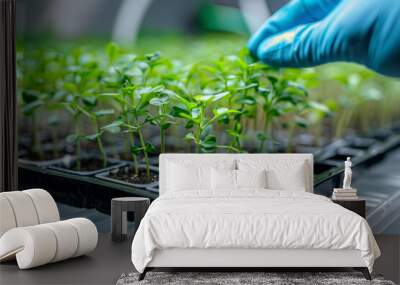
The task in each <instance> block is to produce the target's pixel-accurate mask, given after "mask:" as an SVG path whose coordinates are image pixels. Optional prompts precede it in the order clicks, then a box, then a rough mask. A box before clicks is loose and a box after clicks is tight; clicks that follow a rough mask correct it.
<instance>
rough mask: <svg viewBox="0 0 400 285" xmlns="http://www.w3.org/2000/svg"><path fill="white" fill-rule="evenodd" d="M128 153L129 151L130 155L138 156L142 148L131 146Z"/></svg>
mask: <svg viewBox="0 0 400 285" xmlns="http://www.w3.org/2000/svg"><path fill="white" fill-rule="evenodd" d="M130 151H131V154H135V155H138V154H140V153H141V151H142V148H141V147H137V146H131V149H130Z"/></svg>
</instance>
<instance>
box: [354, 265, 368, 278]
mask: <svg viewBox="0 0 400 285" xmlns="http://www.w3.org/2000/svg"><path fill="white" fill-rule="evenodd" d="M354 269H355V270H357V271H361V272H362V274H363V275H364V277H365V279H367V280H372V278H371V274H369V270H368V268H367V267H355V268H354Z"/></svg>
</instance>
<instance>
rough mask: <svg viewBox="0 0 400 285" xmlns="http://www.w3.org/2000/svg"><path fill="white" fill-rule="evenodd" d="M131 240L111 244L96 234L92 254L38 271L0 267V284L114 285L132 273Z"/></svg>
mask: <svg viewBox="0 0 400 285" xmlns="http://www.w3.org/2000/svg"><path fill="white" fill-rule="evenodd" d="M131 242H132V238H129V239H128V240H126V241H124V242H120V243H116V242H112V241H111V239H110V235H109V234H100V235H99V242H98V245H97V248H96V249H95V251H93V252H92V253H90V254H89V255H87V256H81V257H77V258H73V259H69V260H65V261H61V262H57V263H52V264H48V265H44V266H41V267H37V268H33V269H28V270H19V269H18V266H17V264H16V262H15V261H14V262H7V263H2V264H1V265H0V284H1V285H14V284H15V285H16V284H19V285H21V284H32V285H36V284H37V285H39V284H41V285H42V284H81V285H83V284H99V285H100V284H115V283H116V282H117V280H118V278H119V277H120V276H121V274H122V273H124V272H132V271H133V270H134V267H133V265H132V262H131V259H130V253H131V248H130V247H131Z"/></svg>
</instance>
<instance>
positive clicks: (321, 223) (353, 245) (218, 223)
mask: <svg viewBox="0 0 400 285" xmlns="http://www.w3.org/2000/svg"><path fill="white" fill-rule="evenodd" d="M210 194H211V193H210ZM165 248H275V249H279V248H301V249H358V250H360V251H361V255H362V257H363V259H364V260H365V264H366V266H367V267H368V268H369V270H370V271H372V266H373V263H374V260H375V259H376V258H377V257H379V255H380V251H379V248H378V246H377V244H376V242H375V239H374V237H373V235H372V232H371V229H370V228H369V226H368V224H367V222H366V221H365V219H363V218H362V217H360V216H359V215H357V214H355V213H353V212H351V211H349V210H346V209H344V208H342V207H341V206H339V205H337V204H335V203H333V202H332V201H330V199H328V198H326V197H323V196H320V195H316V194H311V193H306V192H296V191H272V190H257V189H249V190H248V191H244V190H241V191H235V192H226V193H224V192H221V193H219V194H218V197H216V196H215V193H213V194H212V195H207V193H201V195H200V194H199V193H198V192H196V191H193V192H192V191H184V192H179V193H176V192H175V193H174V192H172V193H167V194H164V195H163V196H161V197H159V198H158V199H156V200H155V201H154V202H153V203H152V204H151V206H150V208H149V210H148V212H147V213H146V215H145V217H144V218H143V220H142V221H141V223H140V226H139V229H138V231H137V232H136V235H135V237H134V239H133V243H132V262H133V264H134V266H135V267H136V269H137V270H138V271H139V272H143V270H144V268H145V267H146V265H147V264H148V263H149V262H150V261H151V260H152V257H153V252H154V250H155V249H165Z"/></svg>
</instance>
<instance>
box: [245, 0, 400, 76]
mask: <svg viewBox="0 0 400 285" xmlns="http://www.w3.org/2000/svg"><path fill="white" fill-rule="evenodd" d="M248 47H249V49H250V51H251V52H252V53H253V54H254V55H256V56H257V57H258V58H259V59H260V60H262V61H264V62H266V63H268V64H271V65H274V66H288V67H306V66H315V65H319V64H323V63H327V62H331V61H350V62H357V63H360V64H364V65H366V66H367V67H369V68H371V69H373V70H375V71H377V72H380V73H382V74H385V75H390V76H400V0H293V1H292V2H290V3H288V4H287V5H286V6H284V7H283V8H281V9H280V10H278V11H277V12H276V13H275V14H274V15H272V16H271V17H270V18H269V19H268V20H267V21H266V22H265V23H264V25H263V26H262V27H261V28H260V29H259V30H258V31H257V32H256V33H255V34H254V35H253V36H252V37H251V39H250V41H249V43H248Z"/></svg>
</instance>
